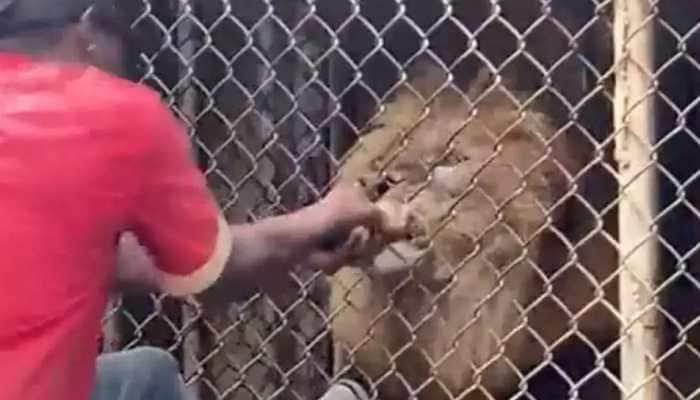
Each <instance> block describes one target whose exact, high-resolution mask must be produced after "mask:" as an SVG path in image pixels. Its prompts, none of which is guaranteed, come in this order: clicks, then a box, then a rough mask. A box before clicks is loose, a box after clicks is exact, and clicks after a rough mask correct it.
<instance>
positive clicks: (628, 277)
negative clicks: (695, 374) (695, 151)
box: [614, 0, 661, 400]
mask: <svg viewBox="0 0 700 400" xmlns="http://www.w3.org/2000/svg"><path fill="white" fill-rule="evenodd" d="M614 7H615V10H614V11H615V22H614V35H615V37H614V41H615V68H616V70H615V74H616V75H615V104H614V107H615V110H614V115H615V133H616V136H615V158H616V161H617V163H618V173H619V175H618V178H619V188H620V191H619V194H620V203H619V244H620V267H621V268H620V293H619V299H620V314H621V318H622V321H621V322H622V325H621V328H622V329H621V335H622V343H621V350H620V351H621V352H620V367H621V381H622V390H623V393H622V398H623V399H633V400H656V399H658V398H659V388H660V386H659V379H658V374H659V373H660V367H659V365H658V359H657V358H658V355H659V349H660V337H661V325H660V322H661V321H660V318H659V315H658V311H657V309H656V307H655V305H656V301H657V296H656V294H655V293H654V288H655V287H656V284H657V279H658V244H657V239H656V223H655V221H654V218H655V216H656V213H657V193H658V192H657V171H656V167H655V164H656V158H657V155H656V153H655V150H654V144H655V142H656V140H655V131H656V129H655V126H656V124H655V117H656V110H655V101H654V97H655V96H654V89H655V85H654V81H655V77H654V76H653V74H654V47H655V46H654V40H655V38H654V22H653V18H652V15H653V12H654V6H653V5H652V4H651V3H650V0H615V1H614Z"/></svg>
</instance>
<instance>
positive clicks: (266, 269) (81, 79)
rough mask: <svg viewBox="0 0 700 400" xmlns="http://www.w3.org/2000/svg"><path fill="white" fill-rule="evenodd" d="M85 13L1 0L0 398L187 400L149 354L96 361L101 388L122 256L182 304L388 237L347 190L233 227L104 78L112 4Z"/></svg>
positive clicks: (80, 7)
mask: <svg viewBox="0 0 700 400" xmlns="http://www.w3.org/2000/svg"><path fill="white" fill-rule="evenodd" d="M90 5H91V4H90V2H85V1H82V0H66V1H58V0H0V90H1V92H2V96H0V215H1V217H0V218H2V229H0V273H1V274H2V283H0V285H1V286H2V291H0V380H1V381H2V385H0V400H19V399H22V400H49V399H51V400H68V399H71V400H87V399H89V398H90V396H92V398H93V399H100V400H117V399H129V400H132V399H134V400H136V399H141V398H143V399H146V398H148V399H152V400H160V399H163V400H166V399H167V400H178V399H183V398H185V394H184V390H183V388H182V382H181V379H180V378H179V376H178V375H177V365H176V364H175V363H174V361H173V360H172V358H170V357H169V356H167V354H165V353H162V352H160V351H157V350H153V349H141V350H138V351H136V352H131V353H123V354H113V355H107V356H103V357H101V358H100V360H99V361H98V362H97V368H96V369H97V371H98V376H97V382H96V383H95V359H96V357H97V354H96V353H97V350H96V346H95V345H94V343H95V339H96V337H97V336H98V335H99V332H100V318H101V316H102V313H103V310H104V309H105V305H106V302H107V298H108V293H109V290H110V289H111V288H112V287H113V285H114V280H115V274H116V272H115V271H116V270H117V268H116V265H117V260H120V261H119V264H120V265H119V271H120V273H121V274H122V275H123V276H124V277H126V278H128V279H129V280H130V281H131V282H134V281H137V282H138V283H140V284H141V285H142V286H144V287H151V288H156V289H158V290H160V291H164V292H167V293H170V294H173V295H177V296H180V295H188V294H194V293H200V292H202V291H204V290H205V289H208V288H210V287H212V285H213V284H214V283H216V285H219V286H220V287H227V288H230V289H229V291H235V290H244V289H245V288H250V287H258V286H266V285H267V284H269V283H270V282H274V281H275V280H279V279H282V277H284V276H285V275H286V272H287V270H288V268H290V267H292V266H295V265H300V264H301V265H312V266H313V267H316V268H320V269H322V270H324V271H327V272H333V271H334V270H335V269H337V268H338V267H339V266H341V265H343V263H345V262H346V261H347V257H348V256H350V251H351V250H352V248H353V243H352V242H353V241H352V240H344V239H348V238H350V237H353V236H352V235H351V232H356V229H357V228H359V227H371V228H374V229H380V230H381V229H383V225H382V221H383V219H382V218H383V217H382V212H381V211H380V210H379V209H378V208H377V207H376V206H374V205H373V204H372V203H370V202H369V201H368V200H367V199H366V198H365V197H364V194H363V193H362V191H361V190H359V189H357V188H354V187H342V188H339V189H338V190H335V191H333V192H331V193H330V194H329V195H328V196H327V197H325V198H324V199H323V200H322V201H320V202H318V203H316V204H314V205H311V206H309V207H306V208H304V209H301V210H299V211H297V212H295V213H292V214H289V215H284V216H279V217H275V218H270V219H267V220H263V221H261V222H259V223H256V224H249V225H234V226H229V225H228V224H227V223H226V222H225V221H224V219H223V218H222V217H221V215H220V212H219V210H218V208H217V206H216V203H215V201H214V199H213V198H212V196H211V194H210V192H209V191H208V190H207V188H206V183H205V180H204V178H203V176H202V175H201V174H200V173H199V171H198V169H197V168H196V165H195V164H194V162H193V160H192V159H191V156H190V147H189V142H188V139H187V137H186V135H185V134H184V132H183V131H182V129H181V127H180V125H179V124H178V123H177V122H176V120H175V119H174V118H173V117H172V115H171V114H170V113H169V111H168V109H167V108H166V107H164V106H163V105H162V104H161V102H160V100H159V98H158V96H157V95H156V94H155V93H153V92H151V91H149V90H148V89H146V88H144V87H141V86H137V85H135V84H132V83H130V82H128V81H126V80H121V79H118V78H116V77H114V76H113V75H109V74H107V73H106V72H105V71H110V72H113V73H119V72H120V71H121V68H120V64H121V61H122V56H123V54H122V53H123V51H124V49H123V47H124V43H123V42H122V41H121V40H120V38H119V37H118V36H117V35H116V34H115V32H117V31H115V30H110V29H105V28H104V27H103V26H102V25H100V23H99V22H100V21H103V17H104V15H106V14H108V13H109V12H110V7H112V6H111V5H110V4H108V3H106V4H101V3H100V4H97V5H94V6H93V8H92V11H91V12H90V13H89V14H88V15H89V17H88V18H84V16H85V11H86V10H87V9H88V7H89V6H90ZM81 17H83V18H82V19H81ZM107 20H109V18H106V19H104V21H107ZM105 26H107V25H105ZM86 64H92V65H93V66H98V67H99V68H100V69H96V68H92V67H87V66H84V65H86ZM400 230H401V229H400V228H399V227H397V228H396V229H394V230H389V229H385V230H384V232H383V233H385V234H388V235H393V234H398V233H399V231H400ZM125 232H132V233H133V234H134V235H135V237H136V238H138V241H139V242H141V243H143V245H144V246H145V247H146V248H147V249H148V252H149V253H150V255H151V256H152V257H146V256H145V254H146V253H144V251H143V250H142V248H141V247H140V246H139V243H137V242H136V241H135V240H134V239H133V237H130V236H125V235H124V233H125ZM380 233H381V232H380ZM120 238H121V239H120ZM328 238H331V239H335V240H336V242H338V238H340V239H343V240H340V241H339V243H344V244H343V245H341V246H339V247H334V248H331V247H330V246H328V245H327V244H328V240H327V239H328ZM118 244H119V245H118Z"/></svg>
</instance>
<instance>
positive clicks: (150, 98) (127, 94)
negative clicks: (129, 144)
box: [0, 54, 163, 123]
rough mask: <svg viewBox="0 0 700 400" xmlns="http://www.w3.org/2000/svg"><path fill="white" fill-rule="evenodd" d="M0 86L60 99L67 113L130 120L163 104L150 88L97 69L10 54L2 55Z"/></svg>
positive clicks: (8, 90) (10, 89) (30, 95)
mask: <svg viewBox="0 0 700 400" xmlns="http://www.w3.org/2000/svg"><path fill="white" fill-rule="evenodd" d="M0 88H2V89H3V92H4V93H12V94H14V95H16V96H22V95H25V96H28V97H31V98H33V99H38V100H41V99H42V98H51V99H54V100H56V101H58V100H59V99H60V102H61V103H62V104H63V105H65V106H66V107H65V108H66V111H67V112H70V111H74V112H84V113H89V112H93V113H97V114H100V113H101V112H109V113H117V115H120V116H122V117H125V116H128V118H129V120H130V122H131V123H137V122H138V120H139V117H140V116H141V115H144V116H148V115H151V117H152V116H153V114H157V112H158V111H159V110H161V109H162V107H163V105H162V103H161V100H160V96H159V95H158V93H156V92H155V91H154V90H152V89H151V88H149V87H147V86H145V85H141V84H137V83H134V82H131V81H129V80H126V79H122V78H119V77H117V76H114V75H111V74H109V73H107V72H104V71H101V70H99V69H97V68H94V67H90V66H85V65H81V64H70V63H59V62H45V61H33V60H29V59H27V58H22V57H21V56H14V55H7V54H2V55H0ZM40 102H41V101H40Z"/></svg>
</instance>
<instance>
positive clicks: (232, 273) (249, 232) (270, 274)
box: [117, 206, 324, 302]
mask: <svg viewBox="0 0 700 400" xmlns="http://www.w3.org/2000/svg"><path fill="white" fill-rule="evenodd" d="M323 218H324V216H323V215H321V214H319V211H318V210H317V209H316V208H315V207H313V206H310V207H307V208H304V209H301V210H299V211H297V212H295V213H291V214H287V215H282V216H278V217H271V218H267V219H264V220H261V221H259V222H256V223H253V224H241V225H231V227H230V229H231V236H232V237H233V241H232V249H231V256H230V257H229V260H228V261H227V263H226V265H225V267H224V270H223V272H222V276H221V277H220V278H219V279H218V280H217V282H216V283H215V284H214V286H213V287H212V288H210V289H209V290H207V291H206V292H205V293H204V295H205V298H207V299H208V300H211V301H217V302H223V301H231V300H234V299H237V298H239V297H240V296H247V295H248V294H250V293H251V292H252V291H253V290H255V289H257V288H258V287H259V286H261V285H265V286H267V285H268V284H273V285H274V284H276V283H278V282H281V281H283V280H284V279H285V278H286V277H287V272H288V271H289V270H290V269H291V268H292V267H294V266H295V265H297V264H298V263H300V262H302V261H303V259H304V258H305V257H306V256H307V255H308V253H309V252H310V251H311V250H312V249H313V248H314V247H315V246H317V243H318V242H319V241H320V240H322V238H321V231H322V229H321V228H320V226H321V225H322V223H323V221H322V220H323ZM117 289H118V290H129V289H131V290H134V289H136V290H141V291H143V290H152V291H157V290H159V289H160V288H159V287H158V269H157V268H156V266H155V265H154V264H153V259H152V258H151V257H150V256H149V254H148V251H147V249H145V248H144V247H142V246H141V245H140V244H139V243H138V241H137V239H136V238H135V237H134V236H133V235H131V234H125V235H123V236H122V239H121V240H120V244H119V267H118V274H117Z"/></svg>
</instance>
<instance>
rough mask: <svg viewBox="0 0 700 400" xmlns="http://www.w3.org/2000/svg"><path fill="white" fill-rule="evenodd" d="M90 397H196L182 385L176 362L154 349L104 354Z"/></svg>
mask: <svg viewBox="0 0 700 400" xmlns="http://www.w3.org/2000/svg"><path fill="white" fill-rule="evenodd" d="M91 400H195V399H194V398H192V397H191V396H190V394H189V393H188V392H187V390H186V388H185V384H184V382H183V380H182V376H181V375H180V370H179V368H178V364H177V361H176V360H175V358H173V357H172V356H171V355H170V354H169V353H167V352H165V351H163V350H160V349H157V348H153V347H141V348H137V349H134V350H127V351H121V352H116V353H108V354H103V355H101V356H99V357H98V358H97V377H96V382H95V389H94V392H93V395H92V397H91Z"/></svg>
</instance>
